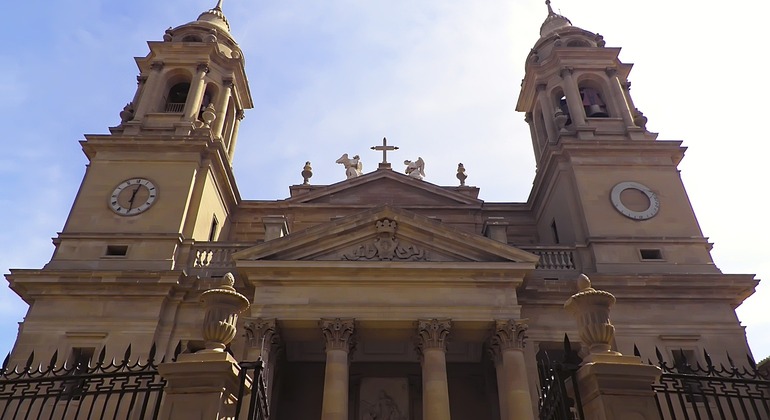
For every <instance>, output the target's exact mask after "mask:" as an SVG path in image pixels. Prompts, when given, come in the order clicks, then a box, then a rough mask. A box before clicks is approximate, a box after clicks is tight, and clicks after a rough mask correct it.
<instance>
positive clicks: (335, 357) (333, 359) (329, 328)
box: [320, 318, 354, 420]
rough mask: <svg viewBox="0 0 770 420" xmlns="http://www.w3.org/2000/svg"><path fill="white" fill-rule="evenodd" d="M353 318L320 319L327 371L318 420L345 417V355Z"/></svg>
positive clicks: (348, 346)
mask: <svg viewBox="0 0 770 420" xmlns="http://www.w3.org/2000/svg"><path fill="white" fill-rule="evenodd" d="M353 324H354V322H353V320H352V319H340V318H336V319H322V320H321V322H320V326H321V332H322V333H323V335H324V339H325V340H326V372H325V376H324V396H323V406H322V408H321V420H348V382H349V380H350V377H349V373H348V355H349V352H350V347H351V344H352V337H353Z"/></svg>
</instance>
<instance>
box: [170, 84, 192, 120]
mask: <svg viewBox="0 0 770 420" xmlns="http://www.w3.org/2000/svg"><path fill="white" fill-rule="evenodd" d="M189 92H190V84H189V83H187V82H182V83H177V84H175V85H174V86H171V89H169V90H168V96H167V97H166V107H165V112H179V113H181V112H184V104H185V103H187V94H188V93H189Z"/></svg>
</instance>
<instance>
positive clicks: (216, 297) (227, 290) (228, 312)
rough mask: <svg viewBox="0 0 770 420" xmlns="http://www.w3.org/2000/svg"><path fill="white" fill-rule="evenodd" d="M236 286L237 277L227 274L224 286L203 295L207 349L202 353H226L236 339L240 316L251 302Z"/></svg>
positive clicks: (207, 291)
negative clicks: (229, 345) (236, 326)
mask: <svg viewBox="0 0 770 420" xmlns="http://www.w3.org/2000/svg"><path fill="white" fill-rule="evenodd" d="M234 284H235V277H233V275H232V274H231V273H227V274H225V276H224V282H223V284H222V285H220V286H218V287H216V288H213V289H209V290H206V291H205V292H203V293H202V294H201V298H200V300H201V302H203V307H204V308H205V309H206V315H205V316H204V318H203V340H204V341H205V346H206V348H205V349H203V350H200V352H205V353H221V352H224V351H225V348H227V345H228V344H230V342H231V341H233V338H235V333H236V328H235V324H236V323H237V322H238V314H240V313H241V312H243V311H245V310H246V309H248V307H249V300H248V299H246V296H243V295H242V294H240V293H238V292H237V291H236V290H235V288H234V287H233V285H234Z"/></svg>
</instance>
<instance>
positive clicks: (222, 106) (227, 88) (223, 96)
mask: <svg viewBox="0 0 770 420" xmlns="http://www.w3.org/2000/svg"><path fill="white" fill-rule="evenodd" d="M232 92H233V79H224V80H223V81H222V92H220V94H219V103H217V106H216V111H217V118H216V119H215V120H214V127H212V128H211V132H212V134H213V135H214V138H219V139H222V138H223V136H222V128H224V126H225V117H227V108H228V107H227V105H228V104H229V103H230V96H231V94H232Z"/></svg>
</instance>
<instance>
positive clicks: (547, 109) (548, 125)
mask: <svg viewBox="0 0 770 420" xmlns="http://www.w3.org/2000/svg"><path fill="white" fill-rule="evenodd" d="M545 88H546V85H545V84H543V83H541V84H539V85H537V86H536V89H537V100H538V102H540V111H541V114H542V115H543V125H544V126H545V135H546V136H547V137H548V138H547V140H548V142H551V143H556V135H557V133H556V128H555V127H554V125H553V115H554V113H555V112H556V107H555V106H554V105H553V102H552V101H551V98H549V97H548V95H547V94H546V92H545ZM572 121H575V120H572Z"/></svg>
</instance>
